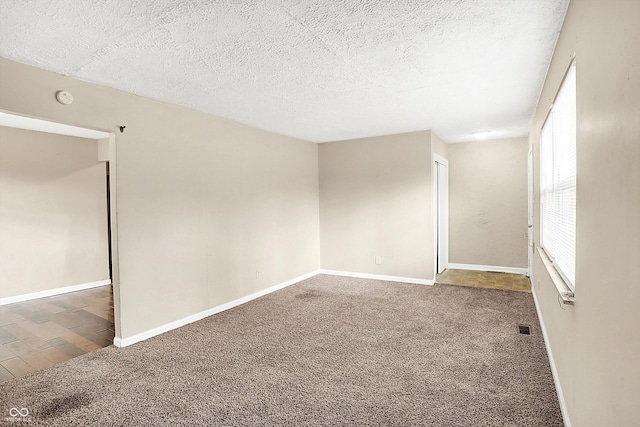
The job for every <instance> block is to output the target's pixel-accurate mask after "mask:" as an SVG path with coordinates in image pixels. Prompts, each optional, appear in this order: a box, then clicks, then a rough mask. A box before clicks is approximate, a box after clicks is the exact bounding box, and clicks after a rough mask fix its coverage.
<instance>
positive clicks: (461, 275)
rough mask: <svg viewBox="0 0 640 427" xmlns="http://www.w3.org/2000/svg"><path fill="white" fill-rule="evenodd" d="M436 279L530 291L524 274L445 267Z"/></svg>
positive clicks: (482, 286)
mask: <svg viewBox="0 0 640 427" xmlns="http://www.w3.org/2000/svg"><path fill="white" fill-rule="evenodd" d="M436 281H437V282H438V283H446V284H449V285H463V286H473V287H477V288H493V289H505V290H509V291H524V292H530V291H531V283H530V282H529V278H528V277H527V276H525V275H524V274H511V273H496V272H491V271H472V270H454V269H446V270H445V271H444V272H443V273H442V274H438V277H437V280H436Z"/></svg>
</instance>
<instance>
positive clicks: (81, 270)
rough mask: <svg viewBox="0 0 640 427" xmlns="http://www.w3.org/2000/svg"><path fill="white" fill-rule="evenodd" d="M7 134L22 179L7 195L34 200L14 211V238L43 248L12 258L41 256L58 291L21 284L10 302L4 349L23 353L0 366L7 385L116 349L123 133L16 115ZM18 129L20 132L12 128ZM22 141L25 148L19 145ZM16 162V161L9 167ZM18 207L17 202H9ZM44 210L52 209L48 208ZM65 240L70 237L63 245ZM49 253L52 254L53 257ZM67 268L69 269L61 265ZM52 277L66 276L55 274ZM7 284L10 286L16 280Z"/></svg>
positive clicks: (3, 310) (5, 114)
mask: <svg viewBox="0 0 640 427" xmlns="http://www.w3.org/2000/svg"><path fill="white" fill-rule="evenodd" d="M0 126H2V129H7V131H6V132H5V133H6V135H10V136H11V139H7V140H5V142H6V143H9V141H11V144H10V145H7V147H5V148H7V150H10V151H7V152H8V153H13V154H15V155H16V156H17V157H15V158H14V157H11V158H8V157H7V158H5V166H6V165H7V164H11V165H13V166H12V168H13V169H9V168H4V169H3V170H4V172H5V173H7V174H12V175H10V176H11V177H13V178H12V179H11V180H7V181H6V185H5V187H6V188H5V187H3V188H4V190H5V191H7V192H6V193H5V195H11V196H12V197H13V196H14V195H15V194H19V195H21V197H22V199H25V200H27V201H29V204H28V205H27V203H26V202H25V203H23V204H22V205H20V206H22V211H21V213H20V214H19V215H16V214H15V212H14V214H13V215H12V217H11V218H9V219H11V220H13V219H14V218H17V219H15V221H14V222H16V224H17V225H16V226H15V227H12V228H11V230H12V232H13V235H14V236H13V237H15V239H14V240H15V241H21V240H20V239H23V240H27V239H28V238H30V239H31V240H33V241H34V242H35V243H34V244H32V245H22V246H20V245H16V246H15V248H18V249H21V250H22V249H24V250H22V251H21V252H19V251H13V252H11V256H12V257H13V258H15V259H18V258H17V257H18V255H16V253H17V252H19V255H22V254H23V253H24V254H26V255H28V256H31V257H32V258H34V259H35V260H36V261H37V262H36V265H40V266H44V267H45V269H41V270H40V271H39V273H38V274H41V275H47V277H49V278H52V279H51V280H50V282H51V283H52V284H51V285H49V286H48V287H46V286H42V287H40V288H37V287H35V286H32V285H31V282H30V281H28V280H25V281H18V280H14V282H15V283H22V285H21V287H20V288H18V287H16V291H15V292H11V293H10V292H7V293H6V295H5V296H4V297H2V298H0V314H2V315H3V318H4V320H5V322H4V324H3V326H2V329H3V331H0V332H3V333H5V334H4V335H3V340H2V341H1V342H0V345H1V346H3V347H5V346H7V348H8V349H9V350H11V348H9V347H12V348H13V350H15V351H13V350H12V351H13V353H11V354H14V357H12V358H10V359H8V360H2V361H1V362H2V363H0V366H1V367H2V369H0V381H2V380H4V379H8V378H11V377H12V376H13V377H16V376H20V375H23V374H25V373H27V372H29V371H33V370H38V369H42V368H45V367H47V366H50V365H51V364H53V363H59V362H61V361H63V360H66V359H67V358H70V357H75V356H77V355H80V354H83V353H85V352H89V351H93V350H95V349H97V348H100V347H104V346H108V345H111V344H113V340H114V335H116V336H117V335H118V334H117V332H118V331H119V330H120V328H121V326H120V317H119V279H118V277H119V274H118V273H119V272H118V253H117V218H116V216H115V214H116V209H115V203H116V186H115V182H116V181H115V179H116V177H115V172H116V168H115V140H116V139H115V138H116V137H115V133H113V132H105V131H98V130H92V129H86V128H80V127H76V126H70V125H66V124H61V123H56V122H51V121H47V120H43V119H37V118H32V117H28V116H24V115H21V114H20V113H14V112H9V111H0ZM11 128H13V130H8V129H11ZM7 132H11V133H7ZM47 135H49V136H47ZM22 140H24V144H19V143H20V142H22ZM83 141H85V142H83ZM27 143H29V144H27ZM16 147H17V148H16ZM42 147H45V148H46V149H43V148H42ZM41 149H43V150H44V151H42V150H41ZM96 155H97V156H96ZM9 159H14V160H13V161H11V162H9V163H7V162H6V161H8V160H9ZM18 159H19V160H20V162H18ZM51 159H54V160H55V161H53V162H51ZM14 163H15V164H14ZM32 171H36V173H32ZM8 176H9V175H8ZM105 179H106V183H105ZM105 187H106V188H105ZM42 189H46V192H43V190H42ZM94 191H95V192H94ZM32 193H33V195H32ZM40 196H43V197H40ZM105 196H106V200H105ZM14 198H15V197H14ZM100 199H101V201H100ZM10 200H12V199H10V198H8V199H7V203H9V201H10ZM43 203H45V204H47V206H48V207H49V209H48V210H45V209H42V207H41V205H42V204H43ZM27 209H30V210H27ZM14 211H15V209H14ZM31 212H33V214H30V213H31ZM42 212H46V215H45V216H46V217H44V218H41V216H43V215H44V214H42V215H41V213H42ZM52 218H53V219H52ZM96 218H98V219H96ZM9 219H7V221H9ZM105 219H106V221H105ZM54 220H55V221H54ZM103 227H104V228H103ZM23 229H25V230H27V232H28V231H30V230H36V231H38V232H37V233H36V232H32V233H31V234H27V235H24V236H22V235H20V234H19V232H20V231H21V230H23ZM68 229H69V230H70V231H68ZM105 229H106V230H105ZM105 234H106V235H105ZM60 236H63V237H65V236H66V237H67V239H66V240H61V239H62V237H60ZM85 243H87V245H85ZM7 244H8V243H7ZM25 248H26V249H25ZM31 248H35V249H38V251H35V249H31ZM100 248H103V249H100ZM44 250H47V251H48V252H47V253H46V254H51V256H45V255H46V254H43V251H44ZM5 252H6V251H5ZM85 253H87V254H89V255H88V257H90V261H89V262H84V258H82V259H83V262H80V263H78V262H72V261H74V260H77V259H79V258H80V257H81V256H84V254H85ZM28 256H27V257H26V259H27V260H28ZM107 257H108V260H107ZM23 258H24V257H23ZM23 258H19V260H20V261H21V260H22V259H23ZM45 260H46V263H45ZM60 260H62V261H64V262H62V261H61V262H58V261H60ZM107 261H108V270H106V271H105V264H106V262H107ZM63 267H64V268H63ZM52 269H54V270H55V271H60V272H61V273H60V274H59V275H49V274H48V273H49V270H52ZM14 270H15V269H14ZM17 271H21V270H17ZM11 272H13V270H11ZM5 273H7V272H6V271H5ZM29 274H31V275H32V276H33V275H34V274H35V273H34V272H33V271H30V273H29ZM5 276H6V277H5V279H6V278H7V277H8V278H13V277H14V276H8V275H7V274H5ZM16 277H17V276H16ZM29 277H31V276H29ZM18 278H19V277H18ZM37 282H38V283H41V282H43V283H46V282H47V281H45V280H37ZM5 290H6V289H5ZM12 290H13V289H12ZM1 296H2V295H0V297H1ZM27 332H29V333H30V334H31V335H33V336H31V335H29V334H27ZM56 334H57V335H56ZM24 340H27V341H28V342H36V341H37V342H38V343H39V346H38V348H36V349H28V350H29V351H26V350H25V349H26V347H24V345H23V344H22V343H21V342H22V341H24ZM0 350H2V349H0ZM22 350H24V351H22ZM21 351H22V353H24V354H22V353H21ZM3 354H5V353H3ZM22 356H24V357H22ZM5 365H6V366H5ZM2 374H4V375H2Z"/></svg>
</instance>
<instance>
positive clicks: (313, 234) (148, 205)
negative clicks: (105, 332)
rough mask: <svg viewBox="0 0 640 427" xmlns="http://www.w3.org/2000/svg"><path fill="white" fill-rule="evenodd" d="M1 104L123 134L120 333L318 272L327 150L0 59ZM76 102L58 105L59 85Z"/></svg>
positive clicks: (119, 164) (146, 327) (119, 193)
mask: <svg viewBox="0 0 640 427" xmlns="http://www.w3.org/2000/svg"><path fill="white" fill-rule="evenodd" d="M0 75H2V79H0V108H1V109H6V110H10V111H14V112H18V113H23V114H28V115H32V116H36V117H41V118H45V119H49V120H55V121H60V122H62V123H67V124H74V125H79V126H85V127H90V128H97V129H101V130H107V131H116V130H117V128H118V126H119V125H126V130H125V132H124V133H122V134H121V133H120V132H119V131H117V132H116V136H117V140H116V156H117V174H118V175H117V206H118V217H117V219H118V238H119V254H120V256H119V259H120V265H119V267H120V284H119V291H120V294H119V296H120V298H119V301H116V304H120V314H121V322H120V326H121V328H120V329H119V331H118V334H119V336H120V337H122V338H127V337H130V336H132V335H134V334H137V333H141V332H144V331H147V330H149V329H151V328H154V327H158V326H161V325H164V324H166V323H168V322H171V321H174V320H178V319H181V318H183V317H186V316H189V315H192V314H195V313H198V312H201V311H203V310H206V309H208V308H210V307H213V306H216V305H219V304H222V303H226V302H229V301H232V300H234V299H237V298H239V297H243V296H246V295H248V294H251V293H253V292H257V291H260V290H262V289H265V288H267V287H270V286H273V285H276V284H279V283H281V282H284V281H287V280H289V279H292V278H295V277H297V276H300V275H303V274H306V273H309V272H311V271H314V270H316V269H318V268H319V249H318V248H319V235H318V228H319V226H318V224H319V219H318V212H319V209H318V148H317V145H316V144H313V143H309V142H305V141H300V140H296V139H292V138H288V137H284V136H280V135H275V134H272V133H269V132H265V131H260V130H257V129H253V128H250V127H247V126H244V125H240V124H237V123H234V122H230V121H225V120H222V119H219V118H216V117H213V116H210V115H206V114H201V113H197V112H193V111H190V110H186V109H183V108H178V107H174V106H170V105H167V104H162V103H159V102H155V101H151V100H148V99H144V98H141V97H137V96H134V95H131V94H126V93H123V92H119V91H116V90H112V89H108V88H104V87H100V86H96V85H91V84H87V83H85V82H81V81H79V80H74V79H70V78H67V77H64V76H60V75H57V74H54V73H50V72H46V71H42V70H38V69H36V68H33V67H29V66H26V65H22V64H18V63H15V62H12V61H9V60H6V59H0ZM61 89H65V90H68V91H70V92H71V93H72V94H73V95H74V98H75V102H74V103H73V104H72V105H69V106H63V105H60V104H58V103H57V102H56V101H55V98H54V94H55V92H56V91H57V90H61Z"/></svg>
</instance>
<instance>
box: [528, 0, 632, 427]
mask: <svg viewBox="0 0 640 427" xmlns="http://www.w3.org/2000/svg"><path fill="white" fill-rule="evenodd" d="M639 16H640V2H638V1H632V0H611V1H606V2H604V1H593V0H573V1H572V2H571V4H570V6H569V10H568V13H567V18H566V21H565V24H564V27H563V29H562V32H561V34H560V38H559V41H558V45H557V48H556V52H555V54H554V57H553V61H552V64H551V67H550V69H549V73H548V75H547V79H546V82H545V85H544V90H543V92H542V95H541V98H540V103H539V105H538V108H537V111H536V113H535V117H534V119H533V125H532V129H531V134H530V141H531V142H532V143H533V144H534V145H535V154H536V166H535V172H536V176H539V173H538V172H539V170H540V167H539V166H540V165H539V161H538V159H539V152H540V150H539V149H540V147H539V138H540V129H541V127H542V124H543V120H544V118H545V115H546V114H547V112H548V110H549V106H550V104H551V102H552V100H553V97H554V96H555V94H556V92H557V90H558V88H559V86H560V82H561V80H562V77H563V75H564V72H565V70H566V69H567V67H568V66H569V63H570V55H571V54H572V53H573V52H575V53H576V61H577V120H578V122H577V162H578V163H577V171H578V180H577V191H578V194H577V253H576V291H575V293H576V297H575V306H573V307H571V306H563V307H561V306H560V305H559V304H558V293H557V291H556V289H555V287H554V285H553V283H552V282H551V280H550V277H549V274H548V273H547V271H546V269H545V267H544V266H543V264H542V262H541V260H540V257H539V256H538V255H537V254H536V256H535V258H534V282H533V283H534V292H535V297H536V300H537V303H538V305H539V308H540V312H541V319H542V321H543V323H544V324H545V326H546V330H547V333H548V338H549V344H550V349H551V351H552V354H553V358H554V360H555V365H556V368H557V372H558V376H559V380H560V384H561V388H562V392H563V394H564V399H565V402H566V407H567V410H568V414H569V418H570V422H571V424H572V425H573V426H574V427H589V426H594V427H600V426H632V425H638V402H640V363H639V357H640V329H638V327H637V324H638V321H639V320H640V318H639V316H638V312H639V311H638V308H639V307H640V286H638V277H640V262H639V260H640V221H639V220H638V218H640V167H638V165H640V142H639V140H638V138H639V137H638V135H640V119H639V118H640V108H639V107H638V105H639V104H638V100H639V99H640V78H639V74H638V70H640V50H639V49H638V46H639V45H640V26H639V25H638V17H639ZM539 191H540V189H539V186H538V185H537V183H536V189H535V194H536V209H535V213H536V216H535V230H537V231H538V233H536V243H537V244H539V243H540V240H539V230H540V217H539V214H538V213H539V203H538V201H539V200H540V196H539Z"/></svg>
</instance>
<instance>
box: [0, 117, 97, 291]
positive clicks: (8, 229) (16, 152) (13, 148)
mask: <svg viewBox="0 0 640 427" xmlns="http://www.w3.org/2000/svg"><path fill="white" fill-rule="evenodd" d="M0 235H1V236H2V237H1V238H0V298H5V297H12V296H18V295H24V294H29V293H34V292H40V291H46V290H51V289H56V288H61V287H65V286H72V285H80V284H85V283H90V282H97V281H101V280H107V279H109V255H108V240H107V195H106V169H105V164H104V163H98V143H97V141H94V140H88V139H82V138H74V137H70V136H62V135H54V134H48V133H42V132H35V131H29V130H23V129H13V128H8V127H2V126H0Z"/></svg>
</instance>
